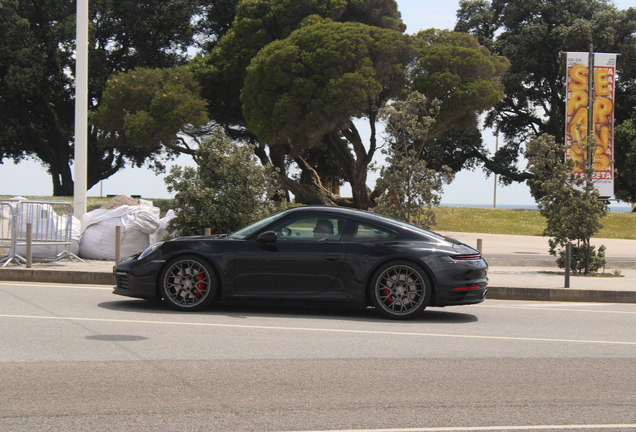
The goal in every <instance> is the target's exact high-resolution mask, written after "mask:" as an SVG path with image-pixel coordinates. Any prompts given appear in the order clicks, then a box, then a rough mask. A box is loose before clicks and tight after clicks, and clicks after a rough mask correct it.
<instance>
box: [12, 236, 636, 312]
mask: <svg viewBox="0 0 636 432" xmlns="http://www.w3.org/2000/svg"><path fill="white" fill-rule="evenodd" d="M441 234H445V235H448V236H449V237H453V238H456V239H457V240H460V241H462V242H464V243H466V244H468V245H470V246H473V247H476V246H477V240H478V239H481V240H482V242H481V243H482V253H483V256H484V258H485V259H486V261H487V262H488V264H489V265H490V268H489V270H488V278H489V283H488V297H487V298H489V299H502V300H503V299H505V300H531V301H563V302H570V301H582V302H603V303H636V240H616V239H594V240H593V242H592V243H593V244H594V245H596V246H597V248H598V246H600V245H601V244H603V245H605V246H606V247H607V256H606V259H607V261H608V268H607V269H606V270H605V273H606V274H609V275H613V274H614V272H615V271H616V272H617V273H618V272H620V277H598V276H597V277H585V276H574V275H571V276H570V287H569V288H564V285H565V276H564V273H563V270H561V269H559V268H557V267H556V264H555V258H554V257H552V256H550V255H549V254H548V239H547V238H546V237H534V236H510V235H501V234H475V233H450V232H443V233H441ZM114 264H115V263H114V262H113V261H96V260H86V262H83V263H82V262H79V261H69V260H62V261H57V262H34V263H33V267H32V268H31V269H27V268H26V267H25V266H24V265H20V266H18V265H16V264H13V263H12V264H9V265H7V266H6V267H0V280H3V281H22V282H48V283H66V284H69V283H77V284H102V285H112V286H115V278H114V276H113V265H114Z"/></svg>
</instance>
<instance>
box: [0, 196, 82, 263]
mask: <svg viewBox="0 0 636 432" xmlns="http://www.w3.org/2000/svg"><path fill="white" fill-rule="evenodd" d="M72 213H73V212H72V207H71V205H70V204H69V203H67V202H64V201H35V200H23V199H10V200H3V201H0V215H1V219H0V220H1V222H2V228H0V248H3V250H7V249H8V252H7V254H6V256H0V263H3V264H2V266H3V267H4V266H6V265H7V264H9V263H10V262H16V263H17V264H23V263H26V260H25V259H24V257H22V256H21V255H20V253H24V252H22V251H23V250H25V249H26V244H27V223H31V226H32V243H31V244H32V245H33V246H36V247H40V249H46V250H47V251H48V253H50V254H53V256H54V260H60V259H63V258H69V259H73V258H76V259H78V260H79V259H80V258H79V257H77V256H76V255H74V254H72V253H71V252H70V249H71V234H72V226H73V214H72ZM34 250H35V248H34ZM60 250H61V251H60ZM0 253H1V252H0Z"/></svg>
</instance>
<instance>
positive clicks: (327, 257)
mask: <svg viewBox="0 0 636 432" xmlns="http://www.w3.org/2000/svg"><path fill="white" fill-rule="evenodd" d="M320 259H321V260H325V261H338V260H339V259H340V255H323V256H321V257H320Z"/></svg>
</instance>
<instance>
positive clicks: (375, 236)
mask: <svg viewBox="0 0 636 432" xmlns="http://www.w3.org/2000/svg"><path fill="white" fill-rule="evenodd" d="M394 237H395V234H393V233H391V232H390V231H386V230H384V229H382V228H378V227H376V226H373V225H367V224H363V223H361V222H358V224H357V226H356V227H355V229H354V232H353V239H354V240H366V241H372V240H386V239H391V238H394Z"/></svg>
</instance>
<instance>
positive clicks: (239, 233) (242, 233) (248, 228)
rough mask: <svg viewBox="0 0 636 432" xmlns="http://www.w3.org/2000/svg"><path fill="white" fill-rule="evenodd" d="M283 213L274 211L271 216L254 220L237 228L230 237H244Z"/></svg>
mask: <svg viewBox="0 0 636 432" xmlns="http://www.w3.org/2000/svg"><path fill="white" fill-rule="evenodd" d="M284 215H285V213H284V212H280V213H276V214H273V215H271V216H268V217H266V218H265V219H261V220H259V221H258V222H254V223H253V224H252V225H248V226H246V227H245V228H243V229H240V230H238V231H237V232H235V233H233V234H232V235H230V237H231V238H235V239H241V240H242V239H246V238H248V237H249V236H251V235H252V234H254V233H255V232H257V231H258V230H260V229H261V228H263V227H264V226H267V225H269V224H270V223H272V222H274V221H276V220H278V219H280V218H282V217H283V216H284Z"/></svg>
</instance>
